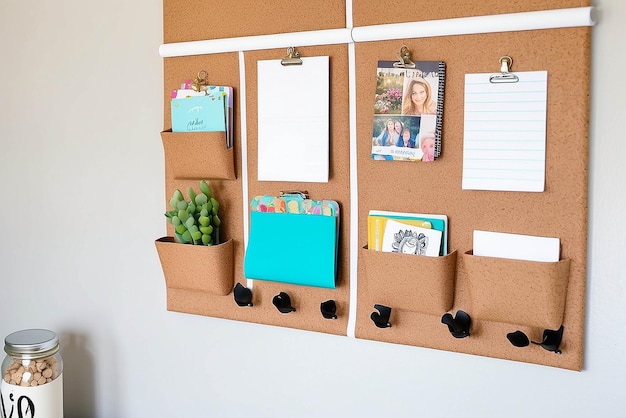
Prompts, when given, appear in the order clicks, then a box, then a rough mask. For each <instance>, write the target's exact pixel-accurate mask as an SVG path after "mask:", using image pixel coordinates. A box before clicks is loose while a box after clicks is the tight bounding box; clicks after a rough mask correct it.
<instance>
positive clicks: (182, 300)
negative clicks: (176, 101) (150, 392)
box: [163, 53, 246, 320]
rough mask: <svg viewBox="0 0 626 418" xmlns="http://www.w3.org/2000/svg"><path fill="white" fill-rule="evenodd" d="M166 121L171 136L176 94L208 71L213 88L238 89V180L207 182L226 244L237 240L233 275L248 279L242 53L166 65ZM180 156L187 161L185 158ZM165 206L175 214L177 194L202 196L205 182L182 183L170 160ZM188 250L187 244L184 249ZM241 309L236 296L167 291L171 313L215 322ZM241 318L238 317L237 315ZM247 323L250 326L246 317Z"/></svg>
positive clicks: (171, 60) (187, 180)
mask: <svg viewBox="0 0 626 418" xmlns="http://www.w3.org/2000/svg"><path fill="white" fill-rule="evenodd" d="M163 65H164V88H163V100H164V115H163V116H164V117H163V130H170V129H171V127H172V124H171V114H170V93H171V91H172V90H174V89H177V88H179V87H180V83H181V82H183V81H185V80H188V79H194V78H195V77H196V75H197V74H198V72H199V71H201V70H206V71H207V73H208V79H209V82H210V83H211V84H215V85H225V86H232V87H233V91H234V100H233V104H234V119H235V123H234V165H235V174H236V179H235V180H216V179H204V180H207V181H208V183H209V185H210V186H211V190H212V192H213V194H214V195H215V197H216V199H217V200H218V201H219V202H220V212H219V213H220V218H221V220H222V224H221V226H220V235H221V241H226V240H228V239H232V241H233V242H232V245H233V259H232V260H231V263H233V272H234V273H233V274H234V277H235V278H237V277H241V276H243V206H242V198H241V194H242V187H243V186H242V180H241V133H240V131H239V120H240V118H241V110H240V106H239V100H240V90H239V82H240V78H239V58H238V54H237V53H227V54H214V55H197V56H190V57H174V58H165V59H164V64H163ZM177 155H179V156H181V158H184V152H179V153H177ZM164 163H165V202H164V204H163V211H164V212H165V211H166V210H169V199H170V198H171V196H172V194H173V193H174V190H176V189H180V190H181V191H182V192H183V195H185V197H187V189H188V188H189V187H193V188H194V190H196V191H198V187H199V181H200V180H201V179H199V178H198V179H192V178H185V179H176V178H175V177H176V176H175V175H174V172H173V169H172V167H171V166H170V164H169V163H168V160H165V162H164ZM164 222H166V225H167V235H168V236H173V234H174V231H173V228H172V226H171V225H169V224H167V221H165V218H164ZM180 245H182V244H180ZM235 307H236V305H235V303H234V300H233V295H232V292H230V293H229V294H228V295H226V296H216V295H214V294H211V293H205V292H194V291H190V290H182V289H167V308H168V309H169V310H172V311H179V312H190V313H198V314H205V315H211V316H225V315H227V314H228V312H229V311H230V310H233V311H234V308H235ZM235 313H236V311H235ZM240 319H241V320H246V318H245V317H241V318H240Z"/></svg>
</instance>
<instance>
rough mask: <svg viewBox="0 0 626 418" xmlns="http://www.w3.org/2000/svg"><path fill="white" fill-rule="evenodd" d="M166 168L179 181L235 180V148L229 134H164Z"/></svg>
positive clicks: (162, 137) (166, 132)
mask: <svg viewBox="0 0 626 418" xmlns="http://www.w3.org/2000/svg"><path fill="white" fill-rule="evenodd" d="M161 139H162V142H163V150H164V152H165V166H166V168H167V170H168V171H170V173H171V175H172V176H173V177H174V178H175V179H178V180H185V179H220V180H234V179H235V178H236V177H235V163H234V151H233V147H230V148H227V147H226V132H172V131H163V132H161Z"/></svg>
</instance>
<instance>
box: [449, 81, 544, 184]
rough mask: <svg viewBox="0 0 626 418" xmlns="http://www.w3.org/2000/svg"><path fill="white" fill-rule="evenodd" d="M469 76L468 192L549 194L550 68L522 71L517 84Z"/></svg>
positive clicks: (465, 165)
mask: <svg viewBox="0 0 626 418" xmlns="http://www.w3.org/2000/svg"><path fill="white" fill-rule="evenodd" d="M491 75H492V74H491V73H488V74H466V75H465V111H464V115H465V127H464V137H463V182H462V188H463V189H464V190H500V191H520V192H543V191H544V187H545V161H546V109H547V80H548V73H547V72H546V71H529V72H516V73H515V75H517V76H518V78H519V81H518V82H516V83H491V82H490V81H489V77H490V76H491Z"/></svg>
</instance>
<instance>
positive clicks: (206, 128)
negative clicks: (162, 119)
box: [171, 95, 228, 132]
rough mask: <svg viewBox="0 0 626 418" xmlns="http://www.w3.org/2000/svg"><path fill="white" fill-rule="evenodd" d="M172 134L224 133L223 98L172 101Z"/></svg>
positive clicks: (205, 97) (224, 102)
mask: <svg viewBox="0 0 626 418" xmlns="http://www.w3.org/2000/svg"><path fill="white" fill-rule="evenodd" d="M171 104H172V132H225V131H226V110H225V109H226V108H228V103H226V100H225V99H224V96H217V95H216V96H198V97H188V98H184V99H172V103H171Z"/></svg>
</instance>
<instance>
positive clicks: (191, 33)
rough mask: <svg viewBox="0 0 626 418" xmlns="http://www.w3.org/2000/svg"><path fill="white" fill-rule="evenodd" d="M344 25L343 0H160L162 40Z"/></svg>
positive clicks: (272, 32)
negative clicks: (296, 0) (225, 0)
mask: <svg viewBox="0 0 626 418" xmlns="http://www.w3.org/2000/svg"><path fill="white" fill-rule="evenodd" d="M345 26H346V3H345V1H336V0H322V1H314V2H310V1H298V2H296V3H295V4H294V2H293V1H289V0H273V1H271V2H267V1H262V0H250V1H245V2H243V1H231V2H228V6H226V4H225V3H224V2H223V1H219V0H209V1H203V0H185V1H183V0H168V1H164V2H163V42H164V43H175V42H188V41H199V40H205V39H218V38H220V39H221V38H234V37H240V36H254V35H267V34H274V33H286V32H301V31H310V30H320V29H337V28H344V27H345Z"/></svg>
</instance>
